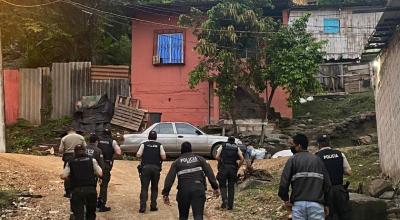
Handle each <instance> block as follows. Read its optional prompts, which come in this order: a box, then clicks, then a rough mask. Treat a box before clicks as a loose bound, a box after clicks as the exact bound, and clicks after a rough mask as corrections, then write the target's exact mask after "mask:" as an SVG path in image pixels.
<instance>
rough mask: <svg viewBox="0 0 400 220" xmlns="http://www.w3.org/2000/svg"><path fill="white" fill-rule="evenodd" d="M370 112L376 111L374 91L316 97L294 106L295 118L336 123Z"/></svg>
mask: <svg viewBox="0 0 400 220" xmlns="http://www.w3.org/2000/svg"><path fill="white" fill-rule="evenodd" d="M368 111H375V99H374V94H373V92H372V91H370V92H364V93H354V94H349V95H346V96H343V97H336V98H321V97H314V101H312V102H307V103H305V104H296V105H295V106H294V117H295V118H299V117H304V116H307V118H311V119H313V120H314V121H315V120H321V119H330V120H333V121H335V120H340V119H344V118H347V117H350V116H354V115H359V114H360V113H363V112H368ZM307 113H309V115H307Z"/></svg>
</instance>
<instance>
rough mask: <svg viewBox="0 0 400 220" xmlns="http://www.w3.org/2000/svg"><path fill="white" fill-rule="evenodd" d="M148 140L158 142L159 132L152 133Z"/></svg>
mask: <svg viewBox="0 0 400 220" xmlns="http://www.w3.org/2000/svg"><path fill="white" fill-rule="evenodd" d="M148 139H149V140H153V141H155V140H157V132H156V131H150V133H149V137H148Z"/></svg>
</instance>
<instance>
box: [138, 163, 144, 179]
mask: <svg viewBox="0 0 400 220" xmlns="http://www.w3.org/2000/svg"><path fill="white" fill-rule="evenodd" d="M137 170H138V173H139V177H142V171H143V164H139V165H138V166H137Z"/></svg>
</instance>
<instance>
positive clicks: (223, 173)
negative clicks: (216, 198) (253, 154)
mask: <svg viewBox="0 0 400 220" xmlns="http://www.w3.org/2000/svg"><path fill="white" fill-rule="evenodd" d="M215 159H217V160H218V174H217V179H218V183H219V187H220V189H221V199H222V205H221V208H223V209H226V208H228V210H232V209H233V201H234V199H235V183H236V181H237V172H238V169H239V167H240V166H241V165H242V163H243V161H244V158H243V154H242V151H241V150H240V149H239V147H238V146H237V145H236V144H235V137H233V136H231V137H229V138H228V142H226V143H224V144H222V146H221V147H219V148H218V150H217V155H216V157H215ZM238 160H239V163H238ZM227 184H228V190H227V188H226V185H227Z"/></svg>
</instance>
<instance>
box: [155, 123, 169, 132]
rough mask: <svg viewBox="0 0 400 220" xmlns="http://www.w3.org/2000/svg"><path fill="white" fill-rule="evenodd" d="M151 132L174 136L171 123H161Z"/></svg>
mask: <svg viewBox="0 0 400 220" xmlns="http://www.w3.org/2000/svg"><path fill="white" fill-rule="evenodd" d="M152 131H155V132H157V134H174V128H173V127H172V124H171V123H161V124H158V125H156V126H155V127H154V128H153V130H152Z"/></svg>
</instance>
